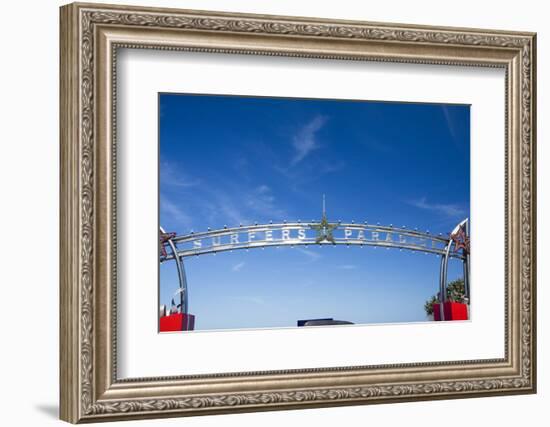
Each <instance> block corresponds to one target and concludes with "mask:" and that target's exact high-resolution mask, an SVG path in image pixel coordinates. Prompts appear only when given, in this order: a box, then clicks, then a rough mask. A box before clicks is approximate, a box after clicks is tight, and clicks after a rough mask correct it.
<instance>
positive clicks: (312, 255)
mask: <svg viewBox="0 0 550 427" xmlns="http://www.w3.org/2000/svg"><path fill="white" fill-rule="evenodd" d="M294 250H295V251H298V252H300V253H301V254H303V255H305V256H306V257H307V259H308V261H310V262H315V261H317V260H318V259H319V258H321V257H322V255H321V254H320V253H318V252H314V251H310V250H308V249H303V248H294Z"/></svg>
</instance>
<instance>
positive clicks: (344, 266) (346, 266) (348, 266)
mask: <svg viewBox="0 0 550 427" xmlns="http://www.w3.org/2000/svg"><path fill="white" fill-rule="evenodd" d="M336 268H339V269H340V270H355V269H356V268H357V266H356V265H355V264H342V265H338V266H337V267H336Z"/></svg>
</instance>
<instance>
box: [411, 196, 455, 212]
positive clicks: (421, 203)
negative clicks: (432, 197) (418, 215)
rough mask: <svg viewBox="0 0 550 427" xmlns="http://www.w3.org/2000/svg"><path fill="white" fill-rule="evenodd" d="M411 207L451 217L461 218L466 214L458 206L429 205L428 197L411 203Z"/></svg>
mask: <svg viewBox="0 0 550 427" xmlns="http://www.w3.org/2000/svg"><path fill="white" fill-rule="evenodd" d="M409 204H410V205H411V206H414V207H416V208H419V209H424V210H429V211H434V212H437V213H440V214H443V215H446V216H449V217H460V216H463V215H464V214H465V211H464V209H463V208H461V207H460V206H459V205H456V204H443V203H429V202H428V201H427V198H426V197H421V198H420V199H416V200H411V201H409Z"/></svg>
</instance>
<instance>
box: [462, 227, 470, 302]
mask: <svg viewBox="0 0 550 427" xmlns="http://www.w3.org/2000/svg"><path fill="white" fill-rule="evenodd" d="M464 229H465V230H464V231H465V234H466V237H468V238H469V237H470V221H469V220H467V221H466V223H465V224H464ZM464 255H465V258H464V261H463V266H464V296H465V297H466V298H468V304H469V303H470V251H469V250H467V251H466V250H465V251H464Z"/></svg>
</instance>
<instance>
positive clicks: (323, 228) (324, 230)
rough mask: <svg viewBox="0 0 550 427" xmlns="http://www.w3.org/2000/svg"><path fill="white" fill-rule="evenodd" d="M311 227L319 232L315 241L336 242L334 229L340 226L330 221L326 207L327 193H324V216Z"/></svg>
mask: <svg viewBox="0 0 550 427" xmlns="http://www.w3.org/2000/svg"><path fill="white" fill-rule="evenodd" d="M310 227H311V229H313V230H315V231H316V232H317V238H316V239H315V243H322V242H330V243H332V244H333V245H335V244H336V241H335V240H334V235H333V231H334V230H336V229H337V228H338V225H336V224H333V223H330V222H328V219H327V215H326V209H325V195H324V194H323V217H322V219H321V222H320V223H319V224H313V225H311V226H310Z"/></svg>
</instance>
